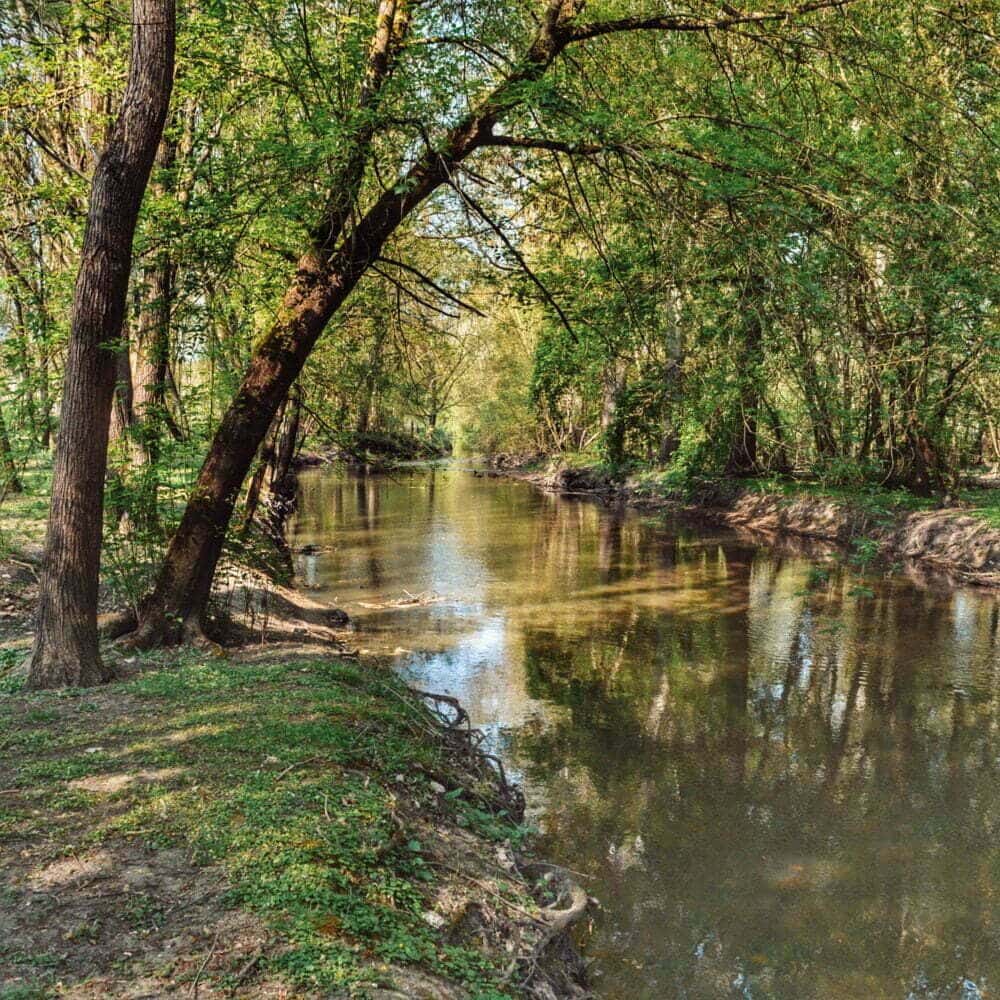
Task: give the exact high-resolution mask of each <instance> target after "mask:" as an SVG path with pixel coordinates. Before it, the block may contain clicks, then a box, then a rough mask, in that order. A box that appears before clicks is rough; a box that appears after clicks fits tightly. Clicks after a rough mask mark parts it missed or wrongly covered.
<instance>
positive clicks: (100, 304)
mask: <svg viewBox="0 0 1000 1000" xmlns="http://www.w3.org/2000/svg"><path fill="white" fill-rule="evenodd" d="M174 39H175V5H174V0H133V4H132V46H131V62H130V66H129V73H128V81H127V83H126V87H125V94H124V97H123V99H122V104H121V108H120V110H119V113H118V117H117V119H116V120H115V122H114V124H113V125H112V127H111V129H110V132H109V134H108V138H107V143H106V145H105V148H104V151H103V152H102V154H101V156H100V158H99V160H98V162H97V167H96V169H95V171H94V179H93V182H92V185H91V193H90V207H89V212H88V216H87V227H86V232H85V235H84V241H83V252H82V255H81V260H80V268H79V272H78V275H77V281H76V288H75V291H74V297H73V311H72V317H71V321H70V340H69V349H68V355H67V359H66V370H65V376H64V382H63V397H62V408H61V413H60V423H59V435H58V440H57V446H56V459H55V466H54V471H53V481H52V499H51V506H50V509H49V519H48V528H47V533H46V540H45V558H44V565H43V569H42V574H41V579H40V594H39V608H38V624H37V631H36V634H35V645H34V650H33V652H32V657H31V665H30V670H29V675H28V686H29V687H31V688H50V687H58V686H61V685H67V684H70V685H86V684H95V683H99V682H101V681H106V680H108V679H109V671H108V670H107V668H106V666H105V665H104V664H103V663H102V660H101V655H100V650H99V648H98V634H97V598H98V572H99V568H100V554H101V535H102V523H103V502H104V477H105V472H106V469H107V448H108V428H109V422H110V416H111V401H112V395H113V392H114V387H115V377H116V370H117V351H118V341H119V338H120V336H121V329H122V321H123V319H124V315H125V307H126V298H127V294H128V283H129V275H130V272H131V265H132V240H133V236H134V234H135V227H136V222H137V220H138V216H139V208H140V206H141V204H142V198H143V194H144V193H145V190H146V184H147V182H148V180H149V174H150V171H151V169H152V166H153V160H154V157H155V156H156V149H157V146H158V145H159V142H160V136H161V134H162V132H163V124H164V121H165V120H166V115H167V108H168V105H169V101H170V91H171V87H172V84H173V67H174Z"/></svg>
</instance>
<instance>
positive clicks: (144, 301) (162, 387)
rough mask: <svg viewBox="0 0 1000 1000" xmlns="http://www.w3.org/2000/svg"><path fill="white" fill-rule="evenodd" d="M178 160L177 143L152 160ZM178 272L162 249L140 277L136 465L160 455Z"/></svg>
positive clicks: (161, 186) (158, 189)
mask: <svg viewBox="0 0 1000 1000" xmlns="http://www.w3.org/2000/svg"><path fill="white" fill-rule="evenodd" d="M176 158H177V146H176V143H174V142H173V141H172V140H169V139H167V138H164V139H163V141H162V142H161V143H160V148H159V151H158V152H157V155H156V161H155V165H156V167H157V168H159V169H161V170H169V169H171V168H172V167H173V165H174V162H175V161H176ZM167 188H168V185H167V184H165V183H163V182H159V183H154V184H152V185H151V189H152V190H153V192H154V193H156V194H160V195H162V194H164V193H165V192H166V191H167ZM176 272H177V266H176V264H175V263H174V261H173V259H172V257H171V255H170V251H169V250H168V249H165V248H164V249H161V250H160V251H159V252H158V254H157V256H156V259H155V261H154V262H153V264H152V266H150V267H148V268H147V269H146V270H145V272H144V274H143V282H142V293H141V303H140V308H139V322H138V324H137V328H136V338H135V362H134V365H133V375H134V390H133V394H134V398H135V404H134V406H135V420H136V426H135V433H134V434H133V450H132V461H133V463H134V464H136V465H144V464H146V463H149V462H155V461H156V459H157V457H158V456H159V445H160V436H161V433H162V429H163V425H164V423H165V421H166V417H167V378H168V364H169V360H170V311H171V305H172V303H173V297H174V278H175V276H176Z"/></svg>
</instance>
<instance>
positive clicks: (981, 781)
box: [294, 468, 1000, 1000]
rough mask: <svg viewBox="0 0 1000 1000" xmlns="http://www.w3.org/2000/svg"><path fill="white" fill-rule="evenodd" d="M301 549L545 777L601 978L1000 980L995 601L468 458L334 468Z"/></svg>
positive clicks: (303, 563) (888, 987)
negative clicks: (473, 467) (565, 488)
mask: <svg viewBox="0 0 1000 1000" xmlns="http://www.w3.org/2000/svg"><path fill="white" fill-rule="evenodd" d="M294 544H295V545H296V547H303V546H311V547H313V548H311V549H310V550H308V551H307V553H305V554H302V555H300V556H299V557H298V566H297V570H298V573H299V576H300V579H301V581H302V582H303V583H304V584H305V585H306V586H308V587H310V588H311V589H312V590H313V591H314V596H316V597H318V598H319V599H322V600H326V601H329V602H330V603H331V604H335V605H336V606H338V607H342V608H343V609H344V610H346V611H347V612H348V614H350V615H351V616H352V618H353V619H354V620H355V622H356V624H357V628H358V635H357V642H358V644H359V645H360V646H361V647H363V648H366V649H368V650H370V651H372V652H373V653H385V654H389V655H393V656H394V657H395V658H396V662H397V663H398V666H399V669H400V670H402V671H404V672H405V673H406V674H407V675H408V676H410V677H412V678H413V679H414V680H415V681H418V682H419V685H420V686H421V687H425V688H430V689H433V690H437V691H442V692H447V693H450V694H453V695H455V696H457V697H458V698H460V699H461V701H462V702H463V703H464V705H465V706H466V707H467V708H468V710H469V712H470V714H471V717H472V721H473V723H474V724H475V725H478V726H479V727H481V728H483V729H484V730H485V731H487V733H488V734H489V740H490V742H491V743H492V744H493V745H494V747H495V748H496V749H497V750H498V751H499V752H500V753H501V754H502V756H503V758H504V760H505V761H506V762H507V764H508V766H509V768H510V769H511V770H512V771H513V772H514V773H515V774H517V775H518V776H519V777H520V778H521V780H522V781H523V783H524V786H525V792H526V795H527V797H528V802H529V812H530V815H531V817H532V820H533V821H534V823H535V824H536V825H537V826H538V827H539V829H540V831H541V835H542V842H541V850H542V852H543V853H544V854H545V855H546V856H547V857H549V858H551V859H552V860H555V861H558V862H560V863H563V864H565V865H567V866H568V867H570V868H572V869H574V870H575V871H577V872H579V873H581V880H582V881H583V883H584V884H585V886H586V888H587V889H588V891H589V892H590V893H591V894H592V895H593V896H595V897H596V898H597V899H598V900H599V901H600V903H601V910H600V912H599V913H598V914H597V916H596V918H595V921H594V928H593V932H592V933H591V934H589V935H588V936H587V938H586V940H585V941H584V945H583V947H584V953H585V955H586V957H587V958H588V959H591V960H592V961H593V979H594V986H595V989H596V990H597V992H598V994H599V995H600V996H601V997H606V998H612V1000H626V998H627V1000H645V998H656V1000H661V998H662V1000H673V998H684V1000H702V998H705V1000H708V998H712V1000H716V998H723V997H739V998H744V1000H750V998H753V1000H771V998H773V1000H868V998H871V1000H881V998H891V1000H932V998H935V1000H937V998H940V1000H943V998H952V997H954V998H961V1000H987V998H989V997H996V996H1000V993H998V992H997V991H998V990H1000V906H998V895H1000V731H998V729H1000V712H998V706H1000V636H998V624H1000V602H998V600H997V598H996V596H995V595H991V594H987V593H979V592H976V591H974V590H961V589H960V590H954V589H950V588H947V587H945V586H942V585H940V584H938V585H935V584H933V583H927V582H925V581H921V582H918V581H915V580H914V579H911V578H910V577H909V576H907V575H906V574H905V573H903V572H896V573H891V574H888V573H884V572H883V573H873V572H869V573H864V572H862V570H861V569H860V568H858V567H856V566H852V565H851V564H850V563H848V562H846V561H845V560H844V559H842V558H841V559H837V558H832V557H831V555H830V554H829V553H826V552H823V551H819V552H816V551H812V552H809V553H808V554H804V553H803V551H801V550H799V549H796V548H795V547H793V546H792V545H790V544H785V545H778V546H777V547H775V546H770V545H767V544H765V543H764V542H759V541H755V540H754V539H752V538H751V537H750V536H747V535H739V534H736V533H734V532H729V531H725V530H717V529H713V528H701V527H696V528H692V527H691V526H690V525H679V524H677V523H675V522H673V521H671V519H669V518H666V517H664V516H663V515H655V516H653V515H644V514H642V513H639V512H636V511H631V510H625V509H620V508H608V507H604V506H601V505H600V504H597V503H593V502H590V501H586V500H578V499H573V498H560V497H557V496H553V495H549V494H545V493H542V492H540V491H538V490H536V489H535V488H533V487H531V486H529V485H527V484H525V483H521V482H514V481H510V480H502V479H494V478H486V477H479V476H474V475H473V474H471V473H470V472H467V471H462V470H459V469H454V468H440V469H413V470H404V471H400V472H396V473H393V474H392V475H381V476H368V477H366V476H355V475H352V474H349V473H346V472H344V471H338V470H331V469H321V470H316V471H310V472H307V473H305V474H304V475H303V477H302V494H301V503H300V513H299V515H298V517H297V519H296V522H295V525H294ZM411 598H418V599H419V603H416V604H412V603H411V604H400V603H399V602H401V601H410V600H411Z"/></svg>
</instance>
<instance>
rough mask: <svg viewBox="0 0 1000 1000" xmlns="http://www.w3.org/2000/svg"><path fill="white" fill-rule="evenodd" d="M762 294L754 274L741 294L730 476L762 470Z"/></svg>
mask: <svg viewBox="0 0 1000 1000" xmlns="http://www.w3.org/2000/svg"><path fill="white" fill-rule="evenodd" d="M763 293H764V284H763V282H762V281H761V280H760V279H759V278H757V277H755V276H751V278H750V279H749V280H748V281H747V287H746V291H745V292H744V294H743V295H742V296H741V297H740V299H741V301H740V305H741V307H742V309H743V315H744V324H743V331H742V334H743V336H742V341H743V342H742V345H741V350H740V352H739V362H738V365H737V368H738V371H737V378H739V380H740V396H739V405H738V409H737V413H736V421H737V423H736V428H735V430H734V431H733V437H732V440H731V442H730V445H729V457H728V459H727V461H726V474H727V475H730V476H748V475H753V474H754V473H755V472H758V471H759V464H758V460H757V422H758V417H759V412H760V400H761V366H762V365H763V362H764V336H763V324H762V323H761V316H760V308H761V298H762V296H763Z"/></svg>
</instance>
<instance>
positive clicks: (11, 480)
mask: <svg viewBox="0 0 1000 1000" xmlns="http://www.w3.org/2000/svg"><path fill="white" fill-rule="evenodd" d="M21 489H22V487H21V479H20V476H18V474H17V465H16V464H15V463H14V449H13V448H12V447H11V445H10V435H9V434H8V433H7V421H5V420H4V418H3V410H2V409H0V496H6V495H7V494H9V493H20V492H21Z"/></svg>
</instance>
